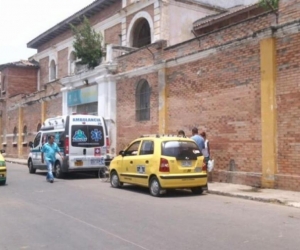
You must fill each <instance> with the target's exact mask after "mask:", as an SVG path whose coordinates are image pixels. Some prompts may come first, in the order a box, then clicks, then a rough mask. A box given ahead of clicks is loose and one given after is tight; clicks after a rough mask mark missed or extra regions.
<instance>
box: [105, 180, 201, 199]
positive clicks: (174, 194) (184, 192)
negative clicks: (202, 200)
mask: <svg viewBox="0 0 300 250" xmlns="http://www.w3.org/2000/svg"><path fill="white" fill-rule="evenodd" d="M108 184H109V183H108ZM109 185H110V184H109ZM119 190H122V191H124V192H128V191H129V192H134V193H138V194H143V195H149V196H151V195H150V192H149V188H146V187H140V186H134V185H129V184H124V186H123V187H122V188H120V189H119ZM205 195H206V192H203V194H202V195H195V194H193V193H192V192H191V191H190V190H189V189H170V190H167V192H166V194H163V195H162V196H161V197H160V198H183V197H191V196H205Z"/></svg>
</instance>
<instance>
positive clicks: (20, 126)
mask: <svg viewBox="0 0 300 250" xmlns="http://www.w3.org/2000/svg"><path fill="white" fill-rule="evenodd" d="M23 125H24V123H23V107H19V122H18V134H19V136H18V158H22V156H23V145H22V142H23V138H22V137H23Z"/></svg>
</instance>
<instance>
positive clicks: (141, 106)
mask: <svg viewBox="0 0 300 250" xmlns="http://www.w3.org/2000/svg"><path fill="white" fill-rule="evenodd" d="M150 94H151V90H150V86H149V84H148V82H147V81H146V80H141V81H139V83H138V85H137V88H136V108H135V110H136V120H137V121H147V120H150Z"/></svg>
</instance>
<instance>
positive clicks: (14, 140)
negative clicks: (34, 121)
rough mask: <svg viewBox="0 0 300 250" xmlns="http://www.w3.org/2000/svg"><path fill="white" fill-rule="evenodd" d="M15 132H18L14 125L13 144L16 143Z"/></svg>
mask: <svg viewBox="0 0 300 250" xmlns="http://www.w3.org/2000/svg"><path fill="white" fill-rule="evenodd" d="M17 134H18V129H17V127H14V131H13V142H12V144H13V145H17Z"/></svg>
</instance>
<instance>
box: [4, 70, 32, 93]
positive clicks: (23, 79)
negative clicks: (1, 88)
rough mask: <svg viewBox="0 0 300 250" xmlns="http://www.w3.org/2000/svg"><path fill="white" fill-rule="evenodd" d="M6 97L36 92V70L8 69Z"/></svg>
mask: <svg viewBox="0 0 300 250" xmlns="http://www.w3.org/2000/svg"><path fill="white" fill-rule="evenodd" d="M5 72H6V80H7V82H8V83H9V84H7V88H6V95H7V96H8V97H10V96H15V95H18V94H20V93H24V94H28V93H32V92H35V91H36V90H37V69H36V68H25V67H24V68H23V67H9V68H8V69H7V70H6V71H5Z"/></svg>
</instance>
